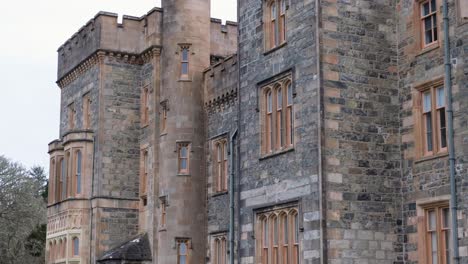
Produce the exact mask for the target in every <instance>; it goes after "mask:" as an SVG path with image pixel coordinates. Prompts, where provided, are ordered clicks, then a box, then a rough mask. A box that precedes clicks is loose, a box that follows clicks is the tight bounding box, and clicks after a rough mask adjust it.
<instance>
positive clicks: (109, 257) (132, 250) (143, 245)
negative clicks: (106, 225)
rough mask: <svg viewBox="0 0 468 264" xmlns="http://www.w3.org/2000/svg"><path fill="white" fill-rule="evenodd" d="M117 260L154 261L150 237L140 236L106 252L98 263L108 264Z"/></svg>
mask: <svg viewBox="0 0 468 264" xmlns="http://www.w3.org/2000/svg"><path fill="white" fill-rule="evenodd" d="M115 260H132V261H144V260H152V258H151V249H150V244H149V240H148V235H147V234H146V233H145V234H141V235H138V236H136V237H134V238H132V239H131V240H129V241H127V242H125V243H123V244H121V245H119V246H117V247H115V248H113V249H111V250H109V251H107V252H105V253H104V255H103V256H102V257H101V258H100V259H99V260H98V262H100V263H106V262H109V261H115Z"/></svg>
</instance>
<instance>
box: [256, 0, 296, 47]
mask: <svg viewBox="0 0 468 264" xmlns="http://www.w3.org/2000/svg"><path fill="white" fill-rule="evenodd" d="M283 3H284V7H282V4H283ZM273 4H275V6H276V8H275V10H274V11H275V13H276V16H275V17H274V18H273V17H272V12H273V11H272V10H271V9H272V5H273ZM262 8H263V19H262V23H263V32H264V34H263V36H264V40H263V42H264V50H265V53H270V52H272V51H273V50H277V49H278V48H281V47H283V46H285V45H286V28H287V26H286V20H287V15H286V13H287V10H288V9H289V0H263V7H262ZM283 9H284V10H283ZM273 23H274V24H273Z"/></svg>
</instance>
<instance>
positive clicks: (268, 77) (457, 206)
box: [46, 0, 468, 264]
mask: <svg viewBox="0 0 468 264" xmlns="http://www.w3.org/2000/svg"><path fill="white" fill-rule="evenodd" d="M443 6H444V1H443V0H385V1H384V0H346V1H345V0H338V1H337V0H240V1H238V23H234V22H229V21H228V22H226V24H222V23H221V21H220V20H217V19H212V18H210V1H209V0H172V1H169V0H163V1H162V8H154V9H153V10H151V11H150V12H148V13H147V14H146V15H144V16H142V17H130V16H124V17H123V20H122V23H118V21H117V15H116V14H112V13H105V12H100V13H98V14H97V15H96V16H95V17H94V18H93V19H91V20H90V21H89V22H88V23H87V24H86V25H85V26H84V27H82V28H81V29H80V30H79V31H78V32H77V33H76V34H75V35H73V36H72V38H70V39H69V40H68V41H67V42H66V43H65V44H64V45H62V46H61V47H60V48H59V50H58V81H57V84H58V86H59V87H60V89H61V116H60V120H61V121H60V136H59V139H57V140H55V141H53V142H51V143H50V144H49V153H50V156H51V163H50V181H49V183H50V184H49V186H50V190H49V205H48V228H47V246H46V255H47V263H67V264H77V263H81V264H84V263H159V264H202V263H210V264H227V263H230V261H234V263H239V264H241V263H242V264H312V263H314V264H315V263H330V264H351V263H352V264H358V263H359V264H361V263H363V264H367V263H368V264H387V263H388V264H390V263H411V264H416V263H418V264H426V263H427V264H435V263H442V264H449V263H468V220H467V217H466V215H467V214H468V207H467V206H468V201H467V198H466V197H468V196H467V194H468V191H467V189H466V186H467V176H466V175H467V173H468V171H467V170H468V167H467V166H468V112H467V111H468V100H467V99H468V0H449V1H448V16H447V18H448V22H449V23H448V35H449V38H450V39H449V48H448V49H447V45H446V43H445V42H444V33H445V32H447V31H446V30H444V28H443V25H444V24H443V19H442V18H443V12H442V10H443ZM446 52H448V55H449V60H448V63H446V64H444V55H445V54H446ZM446 69H449V70H451V74H450V73H449V74H450V75H447V71H446ZM448 76H449V77H448ZM449 80H450V82H451V83H450V82H449ZM450 94H452V95H453V96H452V97H453V100H452V101H451V100H449V99H447V98H450V97H449V96H450ZM451 106H452V107H453V119H452V118H451V117H452V111H451ZM452 120H453V122H451V121H452ZM452 128H453V129H452ZM452 131H453V136H454V137H453V141H452V140H451V135H452V133H451V132H452ZM452 150H453V153H452V154H453V155H449V154H450V153H451V151H452ZM450 157H453V159H452V161H453V164H454V166H451V164H450V161H451V159H450ZM451 169H452V172H453V173H451ZM451 175H453V176H454V177H451ZM451 179H454V181H453V182H454V183H455V184H451V183H453V182H451ZM451 194H453V196H452V195H451ZM452 213H453V214H452ZM452 215H456V219H453V218H451V216H452ZM452 220H455V221H452ZM454 223H456V225H457V227H456V228H457V230H456V232H455V236H454V232H452V230H454V228H453V227H454V225H453V224H454ZM454 237H455V240H456V241H457V242H458V246H456V245H454V242H455V240H453V239H452V238H454ZM455 249H458V250H455Z"/></svg>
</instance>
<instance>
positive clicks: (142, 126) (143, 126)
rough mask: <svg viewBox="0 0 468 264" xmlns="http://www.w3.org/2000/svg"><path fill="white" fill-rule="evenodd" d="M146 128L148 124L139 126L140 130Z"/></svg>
mask: <svg viewBox="0 0 468 264" xmlns="http://www.w3.org/2000/svg"><path fill="white" fill-rule="evenodd" d="M148 126H149V124H148V123H145V124H142V125H141V126H140V128H146V127H148Z"/></svg>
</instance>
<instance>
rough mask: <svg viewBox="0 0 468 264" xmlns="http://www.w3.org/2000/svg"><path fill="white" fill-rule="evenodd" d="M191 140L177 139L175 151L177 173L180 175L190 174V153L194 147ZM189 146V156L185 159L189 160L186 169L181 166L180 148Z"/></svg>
mask: <svg viewBox="0 0 468 264" xmlns="http://www.w3.org/2000/svg"><path fill="white" fill-rule="evenodd" d="M191 145H192V144H191V142H190V141H184V140H177V141H176V149H175V152H176V153H177V175H178V176H190V156H191V155H190V153H191V152H192V147H191ZM184 146H185V147H187V156H186V157H184V159H186V160H187V165H186V169H182V168H181V158H183V157H181V152H180V150H181V149H182V147H184Z"/></svg>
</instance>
